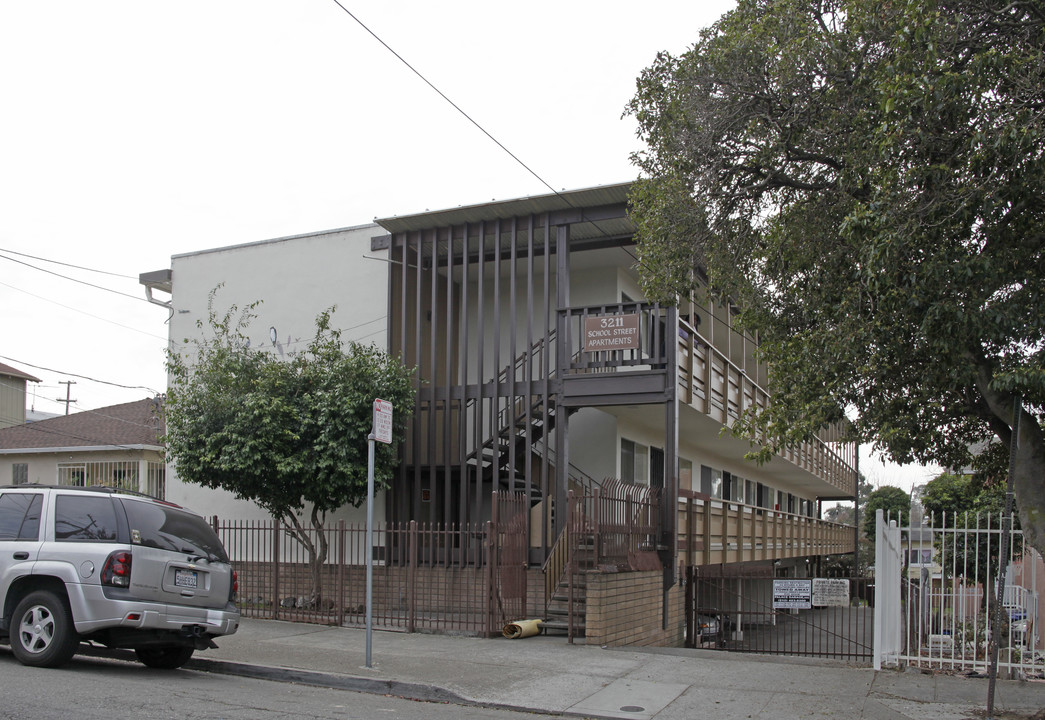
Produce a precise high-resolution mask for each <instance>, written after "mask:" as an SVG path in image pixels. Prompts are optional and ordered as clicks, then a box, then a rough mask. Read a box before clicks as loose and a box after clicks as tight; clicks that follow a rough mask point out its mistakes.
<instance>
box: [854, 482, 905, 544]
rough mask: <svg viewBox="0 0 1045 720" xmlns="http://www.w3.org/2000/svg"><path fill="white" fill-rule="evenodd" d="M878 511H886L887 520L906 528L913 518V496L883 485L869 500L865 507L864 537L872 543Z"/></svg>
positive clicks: (902, 490) (891, 486)
mask: <svg viewBox="0 0 1045 720" xmlns="http://www.w3.org/2000/svg"><path fill="white" fill-rule="evenodd" d="M877 510H883V511H885V517H886V520H887V521H888V520H890V519H892V520H896V521H897V523H898V524H899V525H900V527H905V526H906V525H907V523H908V522H909V521H910V517H911V496H910V495H908V494H907V491H905V490H904V489H903V488H898V487H895V486H893V485H883V486H882V487H880V488H878V489H877V490H875V491H874V492H873V493H871V495H870V496H869V497H868V498H867V504H866V505H865V506H864V515H863V518H864V537H866V538H867V539H868V540H870V541H872V542H873V541H874V538H875V522H876V518H877V515H878V513H877V512H876V511H877Z"/></svg>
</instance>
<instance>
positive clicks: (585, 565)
mask: <svg viewBox="0 0 1045 720" xmlns="http://www.w3.org/2000/svg"><path fill="white" fill-rule="evenodd" d="M594 542H595V539H594V537H592V535H590V534H588V533H583V534H581V535H580V536H579V537H575V542H574V547H573V549H572V550H573V551H572V553H570V554H571V556H572V558H571V561H570V562H569V563H567V566H566V568H565V570H564V571H563V573H562V576H561V577H560V578H559V581H558V583H557V584H556V585H555V588H554V589H553V590H552V591H551V595H550V597H549V598H548V600H547V603H546V605H545V611H544V621H543V622H542V623H541V627H542V628H543V629H545V630H546V631H554V632H562V633H566V634H567V635H570V637H571V639H572V637H574V636H583V635H584V631H585V620H586V617H587V596H588V571H589V570H594V569H595V547H594ZM571 598H572V600H571Z"/></svg>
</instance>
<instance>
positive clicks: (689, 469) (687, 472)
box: [679, 458, 699, 491]
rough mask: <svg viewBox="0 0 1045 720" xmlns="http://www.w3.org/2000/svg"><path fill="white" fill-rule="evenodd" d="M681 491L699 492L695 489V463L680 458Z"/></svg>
mask: <svg viewBox="0 0 1045 720" xmlns="http://www.w3.org/2000/svg"><path fill="white" fill-rule="evenodd" d="M679 489H681V490H698V491H699V488H695V487H693V462H692V461H691V460H683V459H682V458H679Z"/></svg>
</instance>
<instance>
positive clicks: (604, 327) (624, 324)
mask: <svg viewBox="0 0 1045 720" xmlns="http://www.w3.org/2000/svg"><path fill="white" fill-rule="evenodd" d="M640 341H641V338H640V337H639V314H638V313H629V314H627V315H603V316H601V317H590V316H589V317H586V318H584V352H604V351H606V350H638V349H639V347H640V346H641V342H640Z"/></svg>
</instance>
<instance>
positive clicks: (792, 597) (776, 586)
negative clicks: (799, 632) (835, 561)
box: [773, 578, 813, 610]
mask: <svg viewBox="0 0 1045 720" xmlns="http://www.w3.org/2000/svg"><path fill="white" fill-rule="evenodd" d="M812 599H813V581H812V580H788V579H783V578H774V579H773V609H774V610H808V609H809V608H811V607H812Z"/></svg>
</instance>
